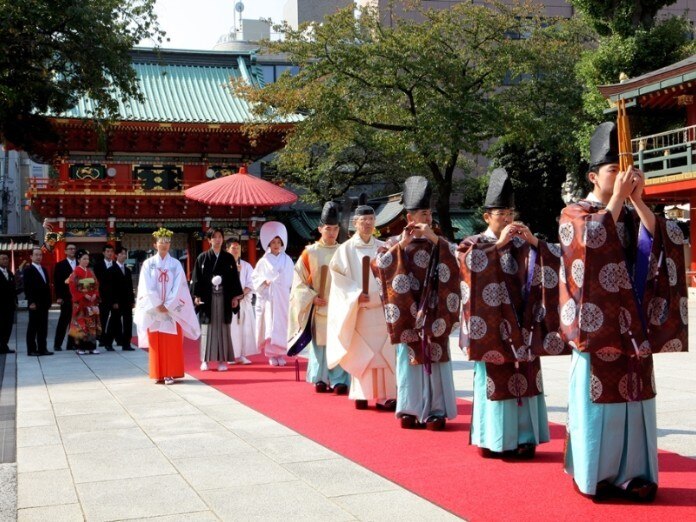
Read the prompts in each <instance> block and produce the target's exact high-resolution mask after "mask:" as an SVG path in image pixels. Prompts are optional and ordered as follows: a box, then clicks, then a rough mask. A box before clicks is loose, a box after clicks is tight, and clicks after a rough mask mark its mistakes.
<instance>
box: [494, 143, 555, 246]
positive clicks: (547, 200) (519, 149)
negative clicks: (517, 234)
mask: <svg viewBox="0 0 696 522" xmlns="http://www.w3.org/2000/svg"><path fill="white" fill-rule="evenodd" d="M563 159H564V158H562V157H561V154H560V153H558V152H556V151H554V150H553V149H549V148H546V147H524V146H522V145H521V144H520V143H504V144H501V145H499V147H498V150H497V153H496V161H495V163H496V165H497V166H501V167H505V169H506V170H507V172H508V174H509V175H510V178H511V179H512V185H513V187H514V189H515V205H516V207H517V209H518V211H519V214H520V216H519V219H520V220H521V221H523V222H525V223H526V224H527V225H528V226H529V227H530V229H531V230H532V232H534V233H535V234H540V235H541V236H543V237H545V238H555V237H556V235H557V230H558V222H557V218H558V215H559V214H560V211H561V209H562V208H563V206H564V203H563V200H562V199H561V191H560V187H561V185H562V184H563V182H564V181H565V179H566V171H565V170H563V169H560V168H558V166H559V164H562V162H563Z"/></svg>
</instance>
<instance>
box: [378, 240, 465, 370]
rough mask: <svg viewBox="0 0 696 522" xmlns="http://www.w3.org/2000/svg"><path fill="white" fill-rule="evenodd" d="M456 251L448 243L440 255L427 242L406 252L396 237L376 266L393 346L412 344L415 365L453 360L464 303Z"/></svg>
mask: <svg viewBox="0 0 696 522" xmlns="http://www.w3.org/2000/svg"><path fill="white" fill-rule="evenodd" d="M454 252H455V246H454V245H452V244H451V243H449V241H447V240H446V239H444V238H440V240H439V241H438V244H437V250H435V248H434V245H433V244H432V243H431V242H430V241H428V240H427V239H414V240H413V241H412V242H411V243H409V245H408V246H407V247H406V248H405V249H402V248H401V247H400V246H399V236H394V237H391V238H389V239H387V241H386V242H385V244H384V246H382V247H380V249H379V250H378V251H377V256H376V257H375V259H374V260H373V261H372V272H373V274H374V275H375V277H376V278H377V281H378V283H379V287H380V295H381V297H382V303H383V305H384V313H385V316H386V319H387V330H388V331H389V336H390V338H391V342H392V344H394V345H397V344H400V343H404V344H407V345H408V348H409V349H408V353H409V362H410V364H412V365H416V364H423V363H428V362H434V363H441V362H447V361H449V360H450V356H449V347H448V345H449V335H450V333H451V332H452V330H453V329H455V328H457V327H458V326H459V303H460V297H459V267H458V265H457V258H456V257H455V253H454ZM426 282H427V285H426ZM424 288H425V289H426V291H427V295H425V296H424V295H423V290H424ZM422 336H425V340H426V345H425V346H424V345H423V343H422V341H421V339H422Z"/></svg>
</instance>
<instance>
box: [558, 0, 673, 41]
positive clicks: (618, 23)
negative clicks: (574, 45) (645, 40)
mask: <svg viewBox="0 0 696 522" xmlns="http://www.w3.org/2000/svg"><path fill="white" fill-rule="evenodd" d="M568 1H569V3H570V4H571V5H573V6H574V7H576V8H577V9H578V10H579V11H580V12H582V13H585V14H586V15H587V16H588V17H589V18H590V20H592V25H593V26H594V28H595V30H596V31H597V33H599V34H600V35H602V36H608V35H612V34H618V35H621V36H630V35H632V34H633V33H634V32H635V31H636V30H638V29H643V30H649V29H651V28H652V27H653V26H654V25H655V19H656V17H657V13H658V12H659V11H660V9H662V8H663V7H667V6H669V5H672V4H674V3H676V1H677V0H568Z"/></svg>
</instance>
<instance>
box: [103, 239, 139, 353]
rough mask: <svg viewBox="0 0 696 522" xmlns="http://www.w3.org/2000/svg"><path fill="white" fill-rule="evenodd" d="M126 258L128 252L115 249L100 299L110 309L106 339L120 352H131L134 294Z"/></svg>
mask: <svg viewBox="0 0 696 522" xmlns="http://www.w3.org/2000/svg"><path fill="white" fill-rule="evenodd" d="M127 257H128V250H126V249H125V248H124V247H116V262H115V263H114V264H113V265H111V268H109V269H108V270H107V271H106V279H107V289H106V292H105V293H102V294H101V297H102V301H103V302H106V303H107V304H109V305H110V309H111V318H110V319H109V328H110V329H111V331H110V332H109V334H108V338H109V339H114V340H115V341H116V342H117V343H118V344H119V346H120V347H121V349H122V350H124V351H131V350H133V348H131V337H132V336H133V305H134V304H135V293H134V292H133V279H132V276H131V271H130V269H129V268H128V267H127V266H126V265H125V263H126V258H127Z"/></svg>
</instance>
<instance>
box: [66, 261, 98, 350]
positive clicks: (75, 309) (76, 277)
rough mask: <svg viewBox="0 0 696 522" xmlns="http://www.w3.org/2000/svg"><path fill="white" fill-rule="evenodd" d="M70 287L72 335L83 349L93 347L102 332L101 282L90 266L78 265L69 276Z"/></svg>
mask: <svg viewBox="0 0 696 522" xmlns="http://www.w3.org/2000/svg"><path fill="white" fill-rule="evenodd" d="M68 289H69V291H70V296H71V299H72V317H71V320H70V336H71V337H72V338H73V339H75V342H76V344H77V345H78V346H80V347H81V349H84V347H85V346H87V347H88V348H87V349H92V348H94V347H95V346H96V343H97V336H99V334H101V324H100V322H99V303H100V302H101V299H100V296H99V282H98V281H97V278H96V276H95V275H94V272H92V271H91V270H90V269H89V268H87V269H85V268H82V267H81V266H77V267H75V270H74V271H73V272H72V273H71V274H70V277H68Z"/></svg>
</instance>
